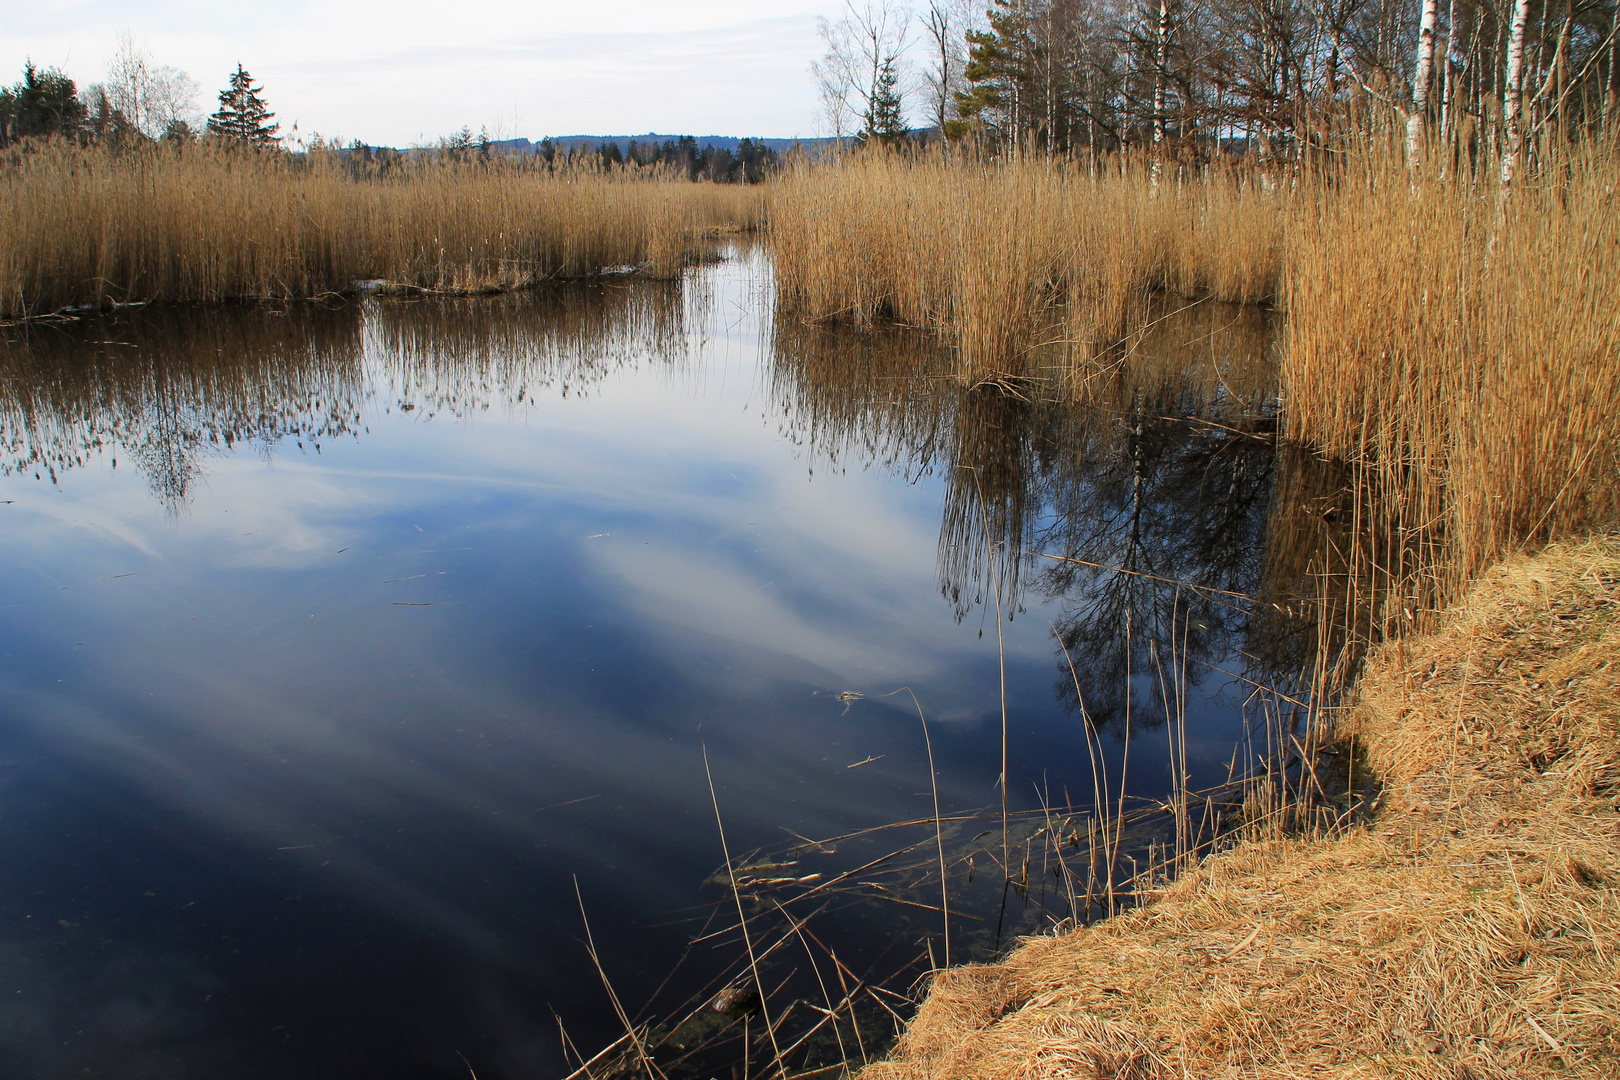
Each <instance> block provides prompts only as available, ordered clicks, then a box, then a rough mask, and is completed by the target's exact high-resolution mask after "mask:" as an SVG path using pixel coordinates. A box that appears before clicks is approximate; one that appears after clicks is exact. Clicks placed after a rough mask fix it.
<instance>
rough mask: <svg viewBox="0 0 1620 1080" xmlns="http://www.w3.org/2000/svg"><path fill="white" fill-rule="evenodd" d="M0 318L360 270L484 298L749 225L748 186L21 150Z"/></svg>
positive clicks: (284, 292) (304, 290) (11, 155)
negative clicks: (359, 170) (361, 170)
mask: <svg viewBox="0 0 1620 1080" xmlns="http://www.w3.org/2000/svg"><path fill="white" fill-rule="evenodd" d="M0 168H3V170H4V182H3V183H0V318H17V317H20V316H25V315H38V314H43V313H46V312H50V311H53V310H57V309H61V308H68V307H73V306H78V305H95V306H101V305H105V304H108V303H112V302H126V301H135V300H166V301H191V300H195V301H214V300H220V299H224V298H228V297H242V298H264V297H299V296H312V295H318V294H321V293H326V292H332V291H340V290H344V289H348V288H349V287H350V286H351V284H352V283H354V282H356V281H359V280H366V279H378V278H382V279H387V280H389V281H394V282H401V283H404V284H407V285H410V286H414V287H420V288H427V289H434V290H443V291H451V292H467V291H471V292H486V291H493V290H500V289H507V288H513V287H517V286H522V285H526V284H530V283H533V282H536V281H541V280H546V279H551V278H558V277H564V278H566V277H579V276H583V275H586V274H591V273H594V272H596V271H598V270H601V269H603V268H608V267H619V266H626V265H643V264H645V265H646V266H648V267H649V268H650V269H651V270H653V271H654V272H656V273H666V274H667V273H669V272H672V271H673V270H674V269H676V268H678V267H679V266H680V265H681V264H682V262H683V261H684V260H685V259H686V258H687V257H688V256H689V255H690V254H692V253H693V252H694V251H695V249H696V245H697V244H698V243H699V242H700V237H701V235H702V234H703V233H705V232H708V231H712V230H714V229H717V228H733V227H752V226H753V225H754V224H755V223H756V222H757V221H758V220H759V217H760V215H761V213H762V208H763V199H764V195H763V193H762V192H761V190H760V189H759V188H757V187H752V188H751V187H744V186H741V185H723V184H694V183H686V182H684V181H672V180H636V179H633V178H631V174H626V173H619V172H613V173H601V172H597V171H593V170H590V169H584V168H569V169H565V170H560V171H557V172H552V171H548V170H547V169H546V167H545V165H544V163H543V162H539V161H536V160H533V159H522V160H519V159H510V160H507V159H497V160H492V161H484V162H478V161H474V162H459V163H458V162H454V161H448V160H443V159H423V160H419V161H401V162H398V163H396V166H395V167H393V168H391V169H388V170H386V171H381V172H373V173H369V174H363V175H361V176H358V177H357V176H355V175H354V174H352V173H351V172H350V171H349V170H348V169H347V168H346V167H345V164H344V163H343V162H341V161H339V160H336V159H335V158H333V157H331V156H330V155H324V154H318V155H314V156H312V157H311V158H309V159H308V160H300V159H297V158H293V157H290V156H287V155H272V154H251V153H239V152H234V151H232V150H229V149H226V148H220V147H214V146H209V145H201V146H196V147H190V148H187V149H186V150H185V151H184V152H183V153H182V152H179V151H177V150H175V149H173V148H171V147H167V146H156V147H149V148H145V149H139V150H132V151H128V152H120V153H111V152H107V151H105V150H103V149H100V148H90V149H81V148H79V147H76V146H70V145H65V144H50V145H28V146H25V147H21V148H17V149H13V150H12V151H9V152H8V157H7V159H6V160H5V162H4V163H3V165H0Z"/></svg>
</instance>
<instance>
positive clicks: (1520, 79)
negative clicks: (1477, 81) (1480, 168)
mask: <svg viewBox="0 0 1620 1080" xmlns="http://www.w3.org/2000/svg"><path fill="white" fill-rule="evenodd" d="M1529 21H1530V0H1513V23H1512V26H1511V28H1510V29H1509V30H1508V50H1507V85H1506V86H1505V87H1503V89H1502V129H1503V133H1504V142H1505V143H1506V145H1505V146H1504V147H1503V150H1502V184H1503V186H1504V187H1506V186H1508V185H1510V184H1512V183H1513V173H1514V170H1515V169H1517V168H1518V164H1519V143H1520V141H1521V140H1522V138H1523V135H1522V133H1521V130H1520V116H1519V111H1520V105H1521V104H1522V102H1523V100H1524V27H1525V24H1526V23H1528V22H1529Z"/></svg>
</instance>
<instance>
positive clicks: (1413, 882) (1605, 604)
mask: <svg viewBox="0 0 1620 1080" xmlns="http://www.w3.org/2000/svg"><path fill="white" fill-rule="evenodd" d="M1617 661H1620V540H1616V539H1612V538H1611V539H1604V540H1596V541H1590V542H1586V543H1583V544H1579V545H1573V546H1563V547H1557V548H1554V549H1550V550H1549V551H1547V552H1546V553H1544V554H1543V555H1541V556H1539V557H1537V558H1533V559H1529V558H1519V559H1515V560H1512V561H1510V562H1509V563H1507V564H1505V565H1503V566H1500V567H1498V568H1496V569H1494V570H1492V571H1490V572H1489V573H1487V574H1486V575H1485V576H1484V578H1483V580H1481V581H1480V582H1479V583H1478V584H1476V585H1475V586H1474V587H1473V589H1471V590H1470V592H1469V594H1468V596H1467V597H1466V598H1465V600H1464V601H1463V602H1462V603H1461V604H1460V605H1458V606H1457V607H1455V608H1453V609H1452V610H1451V611H1449V612H1448V613H1447V614H1446V615H1445V616H1444V618H1443V619H1442V621H1441V626H1440V629H1439V630H1438V631H1437V632H1436V633H1434V634H1431V635H1426V636H1423V637H1419V638H1413V639H1410V640H1408V641H1406V642H1404V643H1394V644H1391V645H1388V646H1386V647H1385V648H1384V649H1383V650H1382V651H1381V652H1380V653H1379V654H1378V655H1376V656H1375V657H1374V658H1373V660H1372V662H1371V663H1370V665H1369V667H1368V669H1367V671H1366V673H1365V675H1364V677H1363V682H1362V684H1361V690H1360V693H1359V696H1358V698H1357V700H1356V701H1355V703H1354V705H1353V707H1352V710H1351V712H1350V716H1349V719H1348V721H1347V723H1346V727H1345V732H1346V734H1348V735H1351V736H1353V737H1354V738H1355V739H1356V740H1357V741H1358V743H1359V745H1360V748H1361V749H1362V750H1363V751H1364V752H1365V755H1366V760H1367V763H1368V764H1369V765H1371V767H1372V768H1374V769H1375V770H1377V772H1378V773H1379V775H1380V776H1381V777H1382V779H1383V782H1384V785H1385V787H1384V794H1383V795H1382V796H1381V803H1382V805H1381V807H1380V808H1379V812H1378V814H1377V817H1376V818H1375V820H1374V822H1373V823H1372V824H1371V825H1370V826H1367V827H1360V828H1357V829H1355V830H1354V831H1352V832H1351V833H1350V834H1348V835H1346V836H1343V837H1341V838H1338V839H1333V840H1318V841H1303V840H1262V839H1250V840H1248V841H1246V842H1244V843H1242V844H1240V845H1239V846H1238V847H1236V848H1234V849H1232V850H1230V851H1227V852H1225V853H1223V854H1220V855H1218V856H1215V857H1213V858H1211V859H1209V860H1207V861H1206V862H1205V863H1204V864H1203V865H1202V866H1201V867H1199V868H1198V869H1197V870H1195V871H1193V872H1190V873H1188V874H1187V875H1185V876H1184V877H1183V878H1182V879H1181V880H1179V881H1177V882H1176V883H1175V884H1173V885H1172V886H1170V887H1169V888H1168V889H1167V890H1165V892H1164V893H1163V895H1162V898H1161V899H1159V900H1157V901H1156V902H1154V903H1152V904H1150V905H1148V906H1146V907H1143V908H1140V909H1137V910H1135V911H1132V912H1130V913H1128V914H1125V915H1123V916H1121V917H1119V918H1116V919H1112V920H1109V921H1105V922H1102V923H1099V924H1097V925H1094V926H1092V927H1090V928H1089V929H1085V930H1081V931H1077V932H1074V933H1070V934H1067V935H1063V936H1057V937H1050V938H1039V939H1033V940H1030V941H1028V942H1026V943H1025V944H1024V945H1022V946H1021V947H1020V948H1019V950H1018V951H1017V952H1015V953H1013V954H1012V955H1011V956H1010V957H1008V958H1007V960H1006V961H1004V962H1002V963H998V964H989V965H978V966H972V967H965V968H960V969H956V970H952V971H947V972H944V973H942V974H940V975H939V977H938V978H937V980H936V982H935V983H934V985H933V988H932V990H931V992H930V994H929V996H928V999H927V1000H926V1001H925V1002H924V1004H923V1006H922V1008H921V1010H920V1011H919V1013H918V1015H917V1017H916V1018H915V1019H914V1020H913V1021H912V1023H911V1025H910V1027H909V1028H908V1029H907V1031H906V1033H905V1034H904V1036H903V1037H902V1038H901V1040H900V1042H899V1044H898V1046H897V1047H896V1049H895V1052H894V1055H893V1057H892V1058H891V1060H889V1061H886V1062H882V1063H879V1064H876V1065H873V1066H871V1067H869V1068H868V1069H867V1070H865V1072H864V1073H863V1074H862V1075H863V1076H864V1077H865V1078H866V1080H912V1078H914V1077H916V1078H920V1077H929V1078H933V1080H944V1078H947V1077H975V1078H986V1080H988V1078H997V1080H1000V1078H1007V1080H1013V1078H1017V1080H1025V1078H1029V1080H1034V1078H1044V1077H1057V1076H1066V1077H1096V1078H1102V1077H1115V1078H1130V1080H1138V1078H1142V1080H1145V1078H1154V1080H1157V1078H1167V1080H1168V1078H1172V1077H1254V1078H1260V1077H1265V1078H1284V1077H1287V1078H1295V1077H1306V1076H1309V1077H1334V1078H1346V1080H1348V1078H1352V1077H1354V1078H1362V1077H1367V1078H1371V1077H1391V1078H1395V1077H1399V1078H1416V1077H1426V1078H1427V1077H1437V1078H1438V1077H1444V1078H1446V1080H1463V1078H1475V1080H1486V1078H1504V1080H1505V1078H1508V1077H1542V1076H1546V1077H1553V1076H1558V1077H1590V1078H1594V1080H1596V1078H1600V1077H1601V1078H1613V1077H1615V1076H1620V985H1617V983H1620V967H1617V965H1620V898H1617V895H1616V892H1615V884H1616V883H1617V882H1620V837H1617V826H1620V815H1617V802H1620V666H1617Z"/></svg>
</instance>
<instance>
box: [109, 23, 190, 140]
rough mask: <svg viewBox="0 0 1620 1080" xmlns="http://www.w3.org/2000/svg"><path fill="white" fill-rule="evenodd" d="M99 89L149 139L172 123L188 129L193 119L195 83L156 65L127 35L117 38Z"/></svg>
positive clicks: (126, 119)
mask: <svg viewBox="0 0 1620 1080" xmlns="http://www.w3.org/2000/svg"><path fill="white" fill-rule="evenodd" d="M103 89H104V90H105V92H106V94H107V101H108V104H110V105H111V106H112V107H113V108H114V109H117V110H118V111H119V112H120V113H122V114H123V115H124V119H125V121H127V122H128V123H129V125H130V126H131V127H133V128H135V129H136V130H137V131H139V132H140V133H141V134H143V135H145V136H146V137H147V138H150V139H157V138H161V137H162V136H163V134H164V133H165V132H166V131H168V130H169V129H170V128H171V127H172V126H173V125H174V124H175V122H176V121H179V122H181V123H184V124H187V125H188V126H189V125H191V123H192V122H193V120H194V119H195V118H196V102H197V92H198V88H197V84H196V82H195V81H193V79H192V78H191V76H190V75H187V74H186V73H185V72H184V71H181V70H180V69H179V68H176V67H171V66H170V65H168V64H159V63H157V61H156V60H154V59H153V57H152V55H151V53H149V52H147V50H146V48H145V47H144V46H143V45H140V44H137V43H136V41H135V39H134V38H133V37H132V36H130V34H129V33H128V32H125V33H121V34H119V35H118V38H117V41H116V44H115V45H114V47H113V54H112V59H111V60H110V61H108V63H107V81H106V83H105V84H104V85H103Z"/></svg>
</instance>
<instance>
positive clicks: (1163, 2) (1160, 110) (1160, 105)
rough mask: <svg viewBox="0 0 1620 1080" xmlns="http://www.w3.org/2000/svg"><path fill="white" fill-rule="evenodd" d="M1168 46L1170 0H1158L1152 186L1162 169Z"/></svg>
mask: <svg viewBox="0 0 1620 1080" xmlns="http://www.w3.org/2000/svg"><path fill="white" fill-rule="evenodd" d="M1169 48H1170V0H1159V32H1158V40H1157V43H1156V45H1155V47H1154V50H1153V186H1154V188H1157V187H1158V186H1159V174H1160V173H1161V172H1163V171H1164V69H1165V62H1166V54H1167V53H1168V52H1169Z"/></svg>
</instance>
